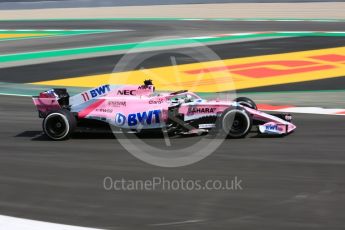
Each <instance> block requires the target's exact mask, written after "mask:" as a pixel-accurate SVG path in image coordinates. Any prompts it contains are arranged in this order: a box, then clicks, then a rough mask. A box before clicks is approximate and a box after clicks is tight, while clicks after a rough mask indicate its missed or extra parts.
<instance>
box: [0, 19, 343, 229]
mask: <svg viewBox="0 0 345 230" xmlns="http://www.w3.org/2000/svg"><path fill="white" fill-rule="evenodd" d="M54 23H57V22H54ZM164 23H168V22H164ZM158 24H159V23H158ZM254 24H255V23H254ZM268 24H270V23H268ZM260 25H262V26H264V25H266V24H265V23H262V24H260ZM294 25H295V27H298V26H299V25H301V24H298V25H297V24H295V23H281V24H279V23H277V24H275V27H276V28H280V29H279V30H293V28H294ZM302 25H303V23H302ZM327 25H328V28H329V30H333V29H334V30H336V29H338V30H342V28H343V25H344V24H341V23H340V24H338V26H339V27H337V28H332V25H333V24H327ZM27 26H29V23H27ZM32 26H35V25H32ZM40 26H42V25H40ZM48 26H49V25H47V27H48ZM313 26H317V24H315V25H313ZM319 26H320V27H319V28H321V27H325V24H320V25H319ZM10 27H15V26H14V25H11V26H10ZM19 27H22V26H19ZM220 27H221V26H220ZM239 27H240V26H239ZM267 27H269V26H267ZM253 28H256V30H258V29H262V28H261V27H260V26H258V24H256V25H250V26H249V28H245V27H243V25H242V27H241V30H242V31H245V30H248V31H251V30H253ZM265 29H268V28H264V29H262V30H265ZM297 29H298V28H295V29H294V30H297ZM300 29H303V27H302V26H301V27H300ZM224 30H225V29H224ZM304 30H311V28H310V27H308V26H307V27H305V28H304ZM319 30H321V29H319ZM300 39H303V38H300ZM281 41H287V40H281ZM317 41H318V42H319V43H320V44H324V45H325V44H326V45H327V44H328V43H327V41H325V40H323V39H319V40H317V38H316V40H315V43H317ZM262 42H263V41H262ZM337 42H338V43H337ZM283 43H284V42H282V44H283ZM331 43H332V44H335V46H337V45H339V44H341V45H343V43H342V41H335V40H332V42H331ZM328 45H329V44H328ZM249 55H251V54H248V56H249ZM36 67H37V66H36ZM43 67H44V66H42V68H40V70H41V71H42V72H45V71H51V72H53V71H54V70H51V69H49V68H43ZM46 67H47V66H46ZM13 71H15V70H13ZM21 71H23V72H24V71H25V70H24V69H23V70H21ZM24 73H25V72H24ZM2 76H3V75H2ZM26 76H28V75H26ZM23 78H24V77H23ZM24 82H25V81H24ZM0 106H1V110H0V127H1V129H0V140H1V141H0V157H1V161H0V171H1V173H0V213H1V214H2V215H10V216H16V217H22V218H29V219H35V220H43V221H48V222H57V223H64V224H71V225H79V226H87V227H97V228H108V229H138V228H140V229H210V228H212V229H229V228H230V229H254V228H255V229H343V226H344V225H345V221H344V218H343V217H344V214H343V213H344V207H345V197H344V192H345V183H344V182H345V181H344V178H343V175H344V174H345V167H344V164H345V155H344V133H345V126H344V125H343V124H344V117H343V116H326V115H310V114H309V115H308V114H303V115H302V114H300V115H298V114H295V115H294V122H295V123H296V125H297V127H298V129H297V130H296V132H295V133H293V134H292V135H290V136H287V137H283V138H259V137H256V136H255V135H254V134H251V135H250V137H249V138H247V139H242V140H225V141H224V142H223V144H222V145H221V146H220V147H219V148H218V149H217V150H216V151H215V152H214V153H213V154H212V155H211V156H209V157H208V158H206V159H204V160H202V161H200V162H198V163H196V164H193V165H190V166H186V167H180V168H161V167H156V166H152V165H148V164H146V163H143V162H141V161H140V160H138V159H136V158H135V157H133V156H132V155H131V154H129V153H128V152H127V151H126V150H125V149H124V148H123V147H122V146H121V145H120V144H119V142H118V140H116V139H115V138H113V137H112V136H107V135H106V136H104V135H99V134H97V135H95V134H93V135H91V134H84V135H76V136H74V138H72V139H71V140H68V141H65V142H53V141H50V140H48V139H47V138H46V137H44V136H42V134H41V121H40V119H38V118H37V113H36V111H35V108H34V106H33V105H32V103H31V99H30V98H27V97H10V96H1V97H0ZM193 140H194V139H193V138H179V139H174V143H175V144H176V146H184V145H188V144H189V143H191V142H193ZM145 141H146V142H148V143H152V144H161V143H162V142H163V140H162V139H161V138H147V139H145ZM163 143H164V142H163ZM171 154H173V152H171ZM107 176H110V177H112V178H114V179H121V178H125V179H127V180H140V179H141V180H150V179H152V178H153V177H165V178H167V179H171V180H174V179H177V180H178V179H181V178H184V179H192V180H198V179H200V180H205V179H218V180H225V179H229V178H233V177H235V176H237V177H238V178H239V179H241V180H242V188H243V190H238V191H182V190H178V191H162V190H155V191H114V190H113V191H106V190H105V189H104V188H103V179H104V178H105V177H107Z"/></svg>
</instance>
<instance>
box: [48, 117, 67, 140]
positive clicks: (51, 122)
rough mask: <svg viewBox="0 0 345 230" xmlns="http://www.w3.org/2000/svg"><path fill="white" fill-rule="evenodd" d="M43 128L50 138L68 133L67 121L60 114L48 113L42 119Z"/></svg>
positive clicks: (57, 137) (59, 137)
mask: <svg viewBox="0 0 345 230" xmlns="http://www.w3.org/2000/svg"><path fill="white" fill-rule="evenodd" d="M44 130H45V133H46V134H47V135H48V136H49V137H50V138H53V139H62V138H64V137H65V136H66V135H67V134H68V130H69V125H68V121H67V119H66V118H65V117H64V116H63V115H61V114H50V115H49V116H48V117H47V118H46V119H45V121H44Z"/></svg>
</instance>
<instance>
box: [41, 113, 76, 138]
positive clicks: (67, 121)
mask: <svg viewBox="0 0 345 230" xmlns="http://www.w3.org/2000/svg"><path fill="white" fill-rule="evenodd" d="M56 116H59V117H61V118H62V120H63V121H64V125H65V126H66V129H65V132H64V133H63V135H61V136H58V137H56V136H54V135H53V134H51V133H50V132H49V131H48V130H47V126H46V125H47V121H48V120H49V119H51V118H53V117H56ZM42 127H43V132H44V133H45V134H46V135H47V136H48V137H49V138H50V139H52V140H56V141H59V140H65V139H67V138H69V136H70V135H71V133H72V132H73V130H74V128H75V118H74V117H73V115H72V114H71V113H70V112H69V111H64V110H61V111H56V112H51V113H49V114H48V115H47V117H46V118H45V119H44V120H43V123H42Z"/></svg>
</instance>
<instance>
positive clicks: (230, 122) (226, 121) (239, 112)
mask: <svg viewBox="0 0 345 230" xmlns="http://www.w3.org/2000/svg"><path fill="white" fill-rule="evenodd" d="M252 125H253V120H252V117H251V116H250V115H249V114H248V113H247V112H246V111H245V109H243V108H240V107H235V108H229V109H227V110H225V111H224V112H223V114H222V116H221V117H220V127H219V128H220V129H221V132H222V134H223V135H226V136H227V137H230V138H244V137H246V136H247V135H248V133H249V132H250V130H251V128H252Z"/></svg>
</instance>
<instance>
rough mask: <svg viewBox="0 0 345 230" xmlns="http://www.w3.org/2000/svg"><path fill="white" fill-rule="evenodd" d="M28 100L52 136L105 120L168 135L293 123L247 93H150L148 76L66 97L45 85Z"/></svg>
mask: <svg viewBox="0 0 345 230" xmlns="http://www.w3.org/2000/svg"><path fill="white" fill-rule="evenodd" d="M33 101H34V104H35V105H36V107H37V110H38V113H39V117H40V118H44V120H43V131H44V133H45V134H46V135H47V136H48V137H49V138H51V139H53V140H63V139H67V138H68V137H70V135H71V134H72V133H73V132H74V131H76V130H78V129H79V130H83V128H84V130H85V129H86V130H89V131H90V130H93V129H95V128H100V127H104V126H108V127H109V125H110V126H111V127H114V128H117V129H119V130H120V131H131V132H133V131H134V132H144V131H154V130H156V131H157V130H164V132H167V133H168V134H169V135H185V134H189V135H190V134H200V133H208V132H211V130H216V131H217V132H216V133H220V134H222V135H226V136H228V137H230V138H243V137H245V136H247V134H248V133H249V132H250V131H251V130H252V128H253V127H254V126H255V127H257V132H259V133H260V134H268V135H278V136H279V135H280V136H281V135H287V134H289V133H291V132H293V130H295V129H296V126H295V125H294V124H292V123H291V120H292V118H291V115H290V114H275V115H271V114H267V113H264V112H261V111H258V110H257V107H256V104H255V103H254V102H253V101H252V100H251V99H249V98H245V97H240V98H237V99H235V100H233V101H226V100H217V99H216V100H205V99H202V98H201V97H199V96H198V95H197V94H195V93H192V92H188V91H186V90H184V91H178V92H175V93H155V87H154V86H153V84H152V81H151V80H146V81H145V82H144V85H125V86H113V85H102V86H99V87H97V88H94V89H90V90H87V91H84V92H82V93H80V94H77V95H74V96H71V97H70V96H69V94H68V93H67V90H66V89H51V90H48V91H45V92H42V93H40V95H39V96H36V97H33ZM212 133H213V132H212Z"/></svg>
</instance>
